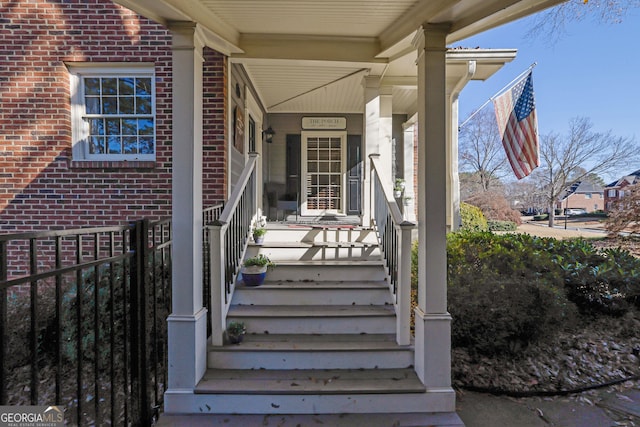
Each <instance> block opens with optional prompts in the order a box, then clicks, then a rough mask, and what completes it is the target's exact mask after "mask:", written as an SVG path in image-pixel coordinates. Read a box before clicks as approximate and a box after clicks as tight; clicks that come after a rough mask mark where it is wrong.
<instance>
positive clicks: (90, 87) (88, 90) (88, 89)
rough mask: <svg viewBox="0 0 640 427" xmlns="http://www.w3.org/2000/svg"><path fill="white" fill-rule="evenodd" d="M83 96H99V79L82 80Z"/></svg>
mask: <svg viewBox="0 0 640 427" xmlns="http://www.w3.org/2000/svg"><path fill="white" fill-rule="evenodd" d="M84 94H85V95H100V79H99V78H98V77H87V78H86V79H84Z"/></svg>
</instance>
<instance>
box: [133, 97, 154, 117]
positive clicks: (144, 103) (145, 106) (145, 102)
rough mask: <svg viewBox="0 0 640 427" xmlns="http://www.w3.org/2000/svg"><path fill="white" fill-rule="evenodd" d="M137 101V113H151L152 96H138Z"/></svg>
mask: <svg viewBox="0 0 640 427" xmlns="http://www.w3.org/2000/svg"><path fill="white" fill-rule="evenodd" d="M136 101H137V102H136V104H137V105H136V114H151V97H150V96H138V97H136Z"/></svg>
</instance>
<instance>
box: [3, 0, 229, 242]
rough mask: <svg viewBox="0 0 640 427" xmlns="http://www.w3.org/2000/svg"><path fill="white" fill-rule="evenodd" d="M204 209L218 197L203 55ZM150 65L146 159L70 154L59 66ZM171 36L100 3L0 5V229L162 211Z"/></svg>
mask: <svg viewBox="0 0 640 427" xmlns="http://www.w3.org/2000/svg"><path fill="white" fill-rule="evenodd" d="M206 58H207V63H206V65H205V82H206V84H207V88H206V89H205V109H206V110H205V141H204V145H205V147H206V148H205V159H204V163H205V182H204V193H205V196H204V198H205V200H204V201H203V203H204V205H205V206H207V205H210V204H213V203H215V202H216V201H219V200H223V199H224V196H225V184H224V179H225V175H224V169H225V168H224V162H225V160H224V158H225V152H224V145H225V144H224V134H225V123H226V120H225V113H224V111H225V108H224V105H225V96H226V94H225V92H224V89H225V88H226V83H225V81H226V80H225V79H226V78H227V77H226V59H225V57H224V56H223V55H221V54H218V53H216V52H213V51H207V52H206ZM78 61H81V62H153V63H155V73H156V121H157V122H156V136H157V141H156V161H155V162H101V163H96V162H88V161H73V159H72V156H71V145H72V141H71V113H70V87H69V74H68V70H67V68H66V66H65V62H68V63H71V62H78ZM171 78H172V76H171V35H170V33H169V32H168V31H167V30H166V29H164V27H162V26H160V25H157V24H155V23H153V22H151V21H149V20H147V19H143V18H141V17H139V16H138V15H136V14H135V13H133V12H131V11H129V10H127V9H125V8H123V7H121V6H118V5H115V4H113V3H112V2H111V1H108V0H49V1H44V0H31V1H27V0H16V1H12V2H3V3H2V5H0V146H1V149H0V232H1V233H7V232H15V231H25V230H39V229H51V228H75V227H86V226H104V225H113V224H120V223H122V222H124V221H128V220H132V219H138V218H141V217H149V218H151V219H157V218H160V217H165V216H168V215H170V214H171V108H172V107H171Z"/></svg>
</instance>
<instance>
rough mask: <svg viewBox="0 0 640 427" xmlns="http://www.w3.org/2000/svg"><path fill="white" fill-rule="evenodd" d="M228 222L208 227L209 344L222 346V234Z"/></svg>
mask: <svg viewBox="0 0 640 427" xmlns="http://www.w3.org/2000/svg"><path fill="white" fill-rule="evenodd" d="M228 226H229V225H228V224H226V223H221V222H220V221H215V222H214V223H213V225H211V226H210V227H209V251H210V253H209V271H210V277H209V284H210V286H211V292H210V294H211V344H212V345H215V346H222V345H223V339H224V331H225V329H226V325H225V324H224V318H225V315H224V305H225V294H226V262H225V256H226V255H227V254H225V250H224V240H225V238H224V235H225V233H226V232H227V231H228Z"/></svg>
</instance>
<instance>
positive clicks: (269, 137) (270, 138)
mask: <svg viewBox="0 0 640 427" xmlns="http://www.w3.org/2000/svg"><path fill="white" fill-rule="evenodd" d="M275 134H276V131H274V130H273V129H272V128H271V126H269V127H268V128H267V130H265V131H263V132H262V135H263V136H264V140H265V141H266V142H267V144H271V143H272V142H273V135H275Z"/></svg>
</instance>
